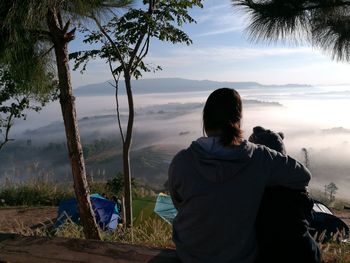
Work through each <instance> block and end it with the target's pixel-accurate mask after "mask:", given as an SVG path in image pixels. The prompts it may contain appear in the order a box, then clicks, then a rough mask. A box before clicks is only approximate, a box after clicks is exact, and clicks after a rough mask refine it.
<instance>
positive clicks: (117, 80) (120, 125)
mask: <svg viewBox="0 0 350 263" xmlns="http://www.w3.org/2000/svg"><path fill="white" fill-rule="evenodd" d="M108 65H109V69H110V71H111V73H112V76H113V79H114V82H115V85H112V84H111V83H110V84H111V85H112V86H113V87H114V88H115V102H116V112H117V119H118V126H119V131H120V136H121V138H122V142H123V145H124V143H125V138H124V132H123V128H122V124H121V121H120V108H119V99H118V89H119V78H120V74H118V77H116V76H115V73H114V71H113V67H112V60H111V56H110V55H109V56H108Z"/></svg>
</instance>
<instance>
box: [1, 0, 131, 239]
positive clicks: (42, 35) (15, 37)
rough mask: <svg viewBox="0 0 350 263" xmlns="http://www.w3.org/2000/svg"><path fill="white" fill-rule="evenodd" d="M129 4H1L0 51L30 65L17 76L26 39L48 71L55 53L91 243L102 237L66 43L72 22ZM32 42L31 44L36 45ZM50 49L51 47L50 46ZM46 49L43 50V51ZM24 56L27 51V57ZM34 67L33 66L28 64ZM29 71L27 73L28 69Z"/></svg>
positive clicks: (47, 0)
mask: <svg viewBox="0 0 350 263" xmlns="http://www.w3.org/2000/svg"><path fill="white" fill-rule="evenodd" d="M129 2H130V1H123V0H119V1H118V0H115V1H102V0H41V1H36V0H28V1H22V0H13V1H6V0H1V2H0V10H1V12H0V15H1V17H0V23H1V28H0V31H1V32H3V33H2V34H3V35H4V39H5V40H7V43H5V44H3V45H2V46H1V48H2V49H4V51H0V52H1V54H2V56H3V57H4V58H6V59H7V60H8V61H9V62H11V64H12V65H14V68H16V66H15V65H16V64H17V65H22V64H25V63H24V62H27V63H28V62H29V63H28V67H23V66H22V67H21V68H20V70H19V71H16V74H19V75H22V74H26V73H28V71H29V70H30V66H29V65H30V64H32V63H33V60H30V59H29V60H28V57H24V56H23V52H22V50H23V48H24V47H25V46H26V45H23V43H24V42H25V41H23V39H25V37H26V36H28V35H29V36H30V40H31V43H26V44H27V45H29V46H30V47H32V48H33V51H34V53H35V54H40V56H38V57H39V58H41V60H39V61H40V62H42V63H41V64H43V65H44V67H43V68H44V69H49V67H47V66H48V64H49V63H47V62H48V61H50V58H51V57H50V56H49V54H50V52H51V51H54V56H53V57H54V64H55V65H56V70H55V71H56V74H57V79H58V87H59V101H60V104H61V111H62V116H63V121H64V126H65V132H66V139H67V146H68V154H69V159H70V162H71V167H72V175H73V181H74V190H75V194H76V198H77V201H78V208H79V213H80V218H81V222H82V225H83V228H84V234H85V237H86V238H89V239H100V233H99V229H98V226H97V224H96V220H95V217H94V212H93V210H92V206H91V202H90V197H89V189H88V184H87V180H86V170H85V163H84V158H83V151H82V146H81V141H80V134H79V129H78V125H77V118H76V109H75V103H74V96H73V94H72V84H71V77H70V69H69V64H68V62H69V59H68V44H69V42H71V41H72V40H73V39H74V37H75V29H76V28H75V26H74V25H73V22H76V23H79V22H84V19H86V17H87V15H89V14H90V13H91V12H94V13H95V14H99V15H100V14H102V13H104V12H106V11H107V10H110V8H112V7H121V6H125V5H127V4H129ZM34 40H35V41H34ZM48 47H49V48H48ZM45 49H46V50H45ZM26 55H27V53H26ZM29 58H31V57H29ZM31 66H32V67H36V64H32V65H31ZM28 69H29V70H28Z"/></svg>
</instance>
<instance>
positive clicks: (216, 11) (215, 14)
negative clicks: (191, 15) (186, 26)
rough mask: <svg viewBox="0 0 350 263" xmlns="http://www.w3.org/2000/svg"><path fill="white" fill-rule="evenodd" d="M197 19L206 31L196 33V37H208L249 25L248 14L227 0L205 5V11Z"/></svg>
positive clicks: (236, 30) (237, 30) (242, 28)
mask: <svg viewBox="0 0 350 263" xmlns="http://www.w3.org/2000/svg"><path fill="white" fill-rule="evenodd" d="M196 19H197V21H198V24H199V25H202V28H204V29H205V30H206V31H205V32H202V33H198V34H196V35H195V37H206V36H212V35H219V34H225V33H230V32H241V31H243V30H244V29H245V28H246V27H247V21H248V15H247V14H242V13H241V12H238V11H237V9H235V8H233V7H232V4H231V3H230V2H227V3H226V4H221V5H211V6H207V7H204V10H203V13H202V14H200V15H199V16H198V17H196Z"/></svg>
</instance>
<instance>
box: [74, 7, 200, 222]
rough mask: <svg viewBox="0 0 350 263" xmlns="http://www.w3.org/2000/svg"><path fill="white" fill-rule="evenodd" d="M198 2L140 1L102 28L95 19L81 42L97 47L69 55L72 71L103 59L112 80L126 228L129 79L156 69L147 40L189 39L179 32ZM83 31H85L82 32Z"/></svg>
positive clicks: (129, 214)
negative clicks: (124, 115)
mask: <svg viewBox="0 0 350 263" xmlns="http://www.w3.org/2000/svg"><path fill="white" fill-rule="evenodd" d="M201 2H202V1H201V0H181V1H179V0H144V1H143V4H144V7H143V8H139V9H130V10H129V11H128V12H126V13H125V14H124V15H122V16H121V17H113V18H112V19H111V20H110V21H109V22H108V23H107V24H106V25H101V24H100V22H99V21H98V20H97V19H96V18H95V17H93V18H94V20H95V22H96V25H97V27H98V29H99V31H93V32H89V34H88V35H87V36H86V39H85V40H84V42H85V43H90V44H92V43H100V44H101V48H100V49H95V50H89V51H84V52H77V53H74V54H72V58H73V59H75V63H76V65H75V68H76V69H77V68H79V67H80V66H81V67H82V70H85V69H86V64H87V62H88V61H89V59H93V58H96V57H100V58H102V59H105V60H106V62H107V63H108V65H109V69H110V71H111V73H112V76H113V78H114V82H115V84H114V87H115V89H116V93H115V94H116V95H115V96H116V104H117V117H118V124H119V130H120V133H121V140H122V143H123V174H124V177H125V178H124V179H125V190H124V191H125V210H126V225H127V226H132V218H133V216H132V194H131V171H130V157H129V156H130V147H131V142H132V134H133V125H134V116H135V112H134V100H133V93H132V85H131V79H132V77H134V78H136V79H138V78H140V77H141V76H142V73H143V72H150V71H157V70H160V69H161V68H160V67H159V66H156V67H152V66H151V65H148V64H146V63H145V62H144V58H145V57H146V56H147V54H148V50H149V46H150V40H151V38H156V39H159V40H161V41H169V42H171V43H173V44H175V43H185V44H187V45H190V44H191V43H192V40H191V39H190V37H189V36H188V35H187V34H186V33H185V32H184V31H182V30H181V26H183V25H184V24H185V23H193V22H195V20H194V19H193V18H192V17H191V16H190V15H189V14H188V9H189V8H192V7H202V3H201ZM86 32H87V31H86ZM121 75H122V76H123V77H124V82H125V87H126V94H127V100H128V111H129V116H128V121H127V125H126V132H124V129H123V127H122V124H121V122H120V114H119V101H118V83H119V77H120V76H121Z"/></svg>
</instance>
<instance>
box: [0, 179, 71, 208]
mask: <svg viewBox="0 0 350 263" xmlns="http://www.w3.org/2000/svg"><path fill="white" fill-rule="evenodd" d="M73 196H74V192H73V190H67V188H63V187H59V186H57V185H55V184H54V183H49V182H43V181H40V180H33V181H29V182H26V183H19V184H13V185H7V186H5V187H4V188H3V189H1V190H0V200H4V201H3V205H6V206H21V205H26V206H37V205H46V206H57V205H58V204H59V202H60V201H61V200H63V199H68V198H71V197H73Z"/></svg>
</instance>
